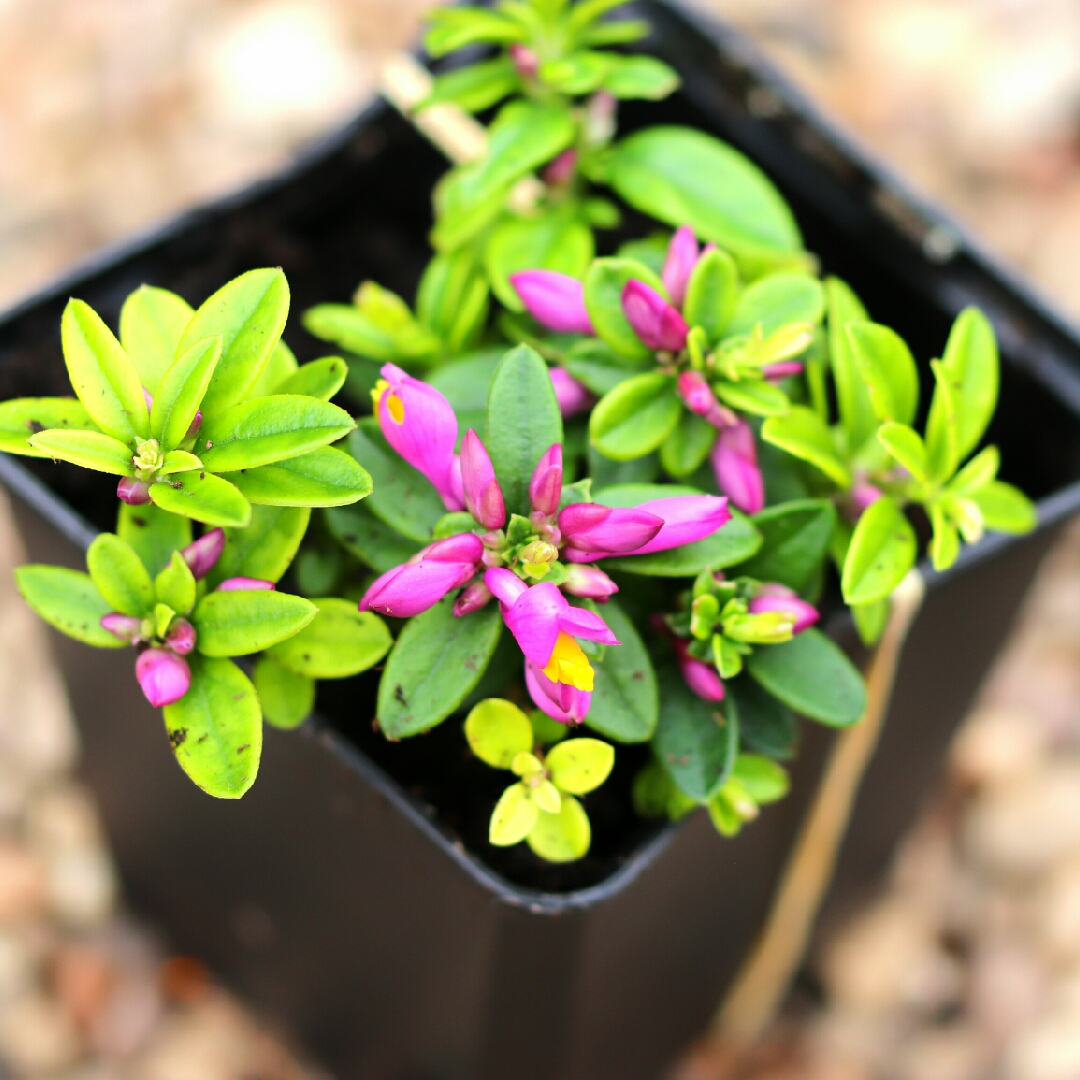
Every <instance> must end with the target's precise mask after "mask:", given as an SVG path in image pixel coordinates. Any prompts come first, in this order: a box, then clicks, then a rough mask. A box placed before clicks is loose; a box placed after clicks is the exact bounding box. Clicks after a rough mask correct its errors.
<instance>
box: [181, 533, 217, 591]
mask: <svg viewBox="0 0 1080 1080" xmlns="http://www.w3.org/2000/svg"><path fill="white" fill-rule="evenodd" d="M224 550H225V530H224V529H221V528H218V529H211V530H210V531H209V532H208V533H203V535H202V536H200V537H199V539H198V540H193V541H192V542H191V543H190V544H188V546H187V547H186V548H184V550H183V551H181V552H180V554H181V555H183V556H184V562H186V563H187V564H188V569H189V570H190V571H191V573H192V574H193V575H194V577H195V580H196V581H202V579H203V578H204V577H206V575H207V574H209V573H210V571H211V570H213V569H214V565H215V564H216V563H217V561H218V559H220V558H221V553H222V552H223V551H224Z"/></svg>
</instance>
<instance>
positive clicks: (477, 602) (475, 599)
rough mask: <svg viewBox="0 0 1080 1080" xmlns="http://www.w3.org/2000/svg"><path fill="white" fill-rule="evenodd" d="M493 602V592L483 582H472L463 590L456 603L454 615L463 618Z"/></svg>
mask: <svg viewBox="0 0 1080 1080" xmlns="http://www.w3.org/2000/svg"><path fill="white" fill-rule="evenodd" d="M490 601H491V590H490V589H489V588H488V587H487V586H486V585H485V584H484V583H483V582H482V581H472V582H470V583H469V584H468V585H466V586H465V588H464V589H463V590H462V592H461V595H460V596H459V597H458V598H457V599H456V600H455V601H454V614H455V615H456V616H457V617H458V618H461V616H462V615H471V614H472V613H473V612H474V611H479V610H480V609H481V608H482V607H486V606H487V605H488V603H490Z"/></svg>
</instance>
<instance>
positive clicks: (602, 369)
mask: <svg viewBox="0 0 1080 1080" xmlns="http://www.w3.org/2000/svg"><path fill="white" fill-rule="evenodd" d="M562 366H563V367H564V368H566V370H567V371H569V372H570V374H571V375H573V376H574V378H575V379H577V381H578V382H579V383H581V384H582V385H583V386H585V387H586V389H588V390H591V391H592V392H593V393H594V394H596V395H597V397H603V396H604V395H605V394H606V393H608V392H609V391H611V390H614V389H615V387H616V386H618V385H619V383H623V382H626V380H627V379H629V378H632V377H633V376H634V375H640V374H642V373H643V372H645V371H649V370H651V369H652V366H653V365H652V363H651V362H648V361H638V360H629V359H628V358H627V357H625V356H623V355H622V354H621V353H617V352H615V350H614V349H612V348H611V346H610V345H607V344H606V343H605V342H603V341H600V340H599V339H598V338H582V339H581V340H580V341H579V342H577V343H576V344H575V345H574V346H573V347H572V348H571V349H570V351H569V352H568V353H567V354H566V356H565V357H563V360H562Z"/></svg>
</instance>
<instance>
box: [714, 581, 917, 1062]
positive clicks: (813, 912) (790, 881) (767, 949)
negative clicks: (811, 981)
mask: <svg viewBox="0 0 1080 1080" xmlns="http://www.w3.org/2000/svg"><path fill="white" fill-rule="evenodd" d="M922 598H923V579H922V575H921V574H920V573H919V572H918V570H912V571H911V572H910V573H909V574H908V575H907V577H905V578H904V580H903V581H902V582H901V583H900V586H899V587H898V588H897V590H896V592H895V593H893V598H892V610H891V612H890V614H889V621H888V625H887V626H886V628H885V633H884V634H883V635H882V638H881V642H880V644H879V645H878V647H877V649H876V650H875V652H874V656H873V658H872V659H871V661H870V664H869V665H868V668H867V673H866V683H867V697H866V712H865V713H864V714H863V718H862V720H861V721H860V722H859V723H858V724H856V725H855V726H854V727H851V728H848V729H847V730H846V731H844V732H842V733H841V734H840V736H839V737H838V738H837V740H836V744H835V746H834V747H833V751H832V754H831V756H830V758H829V763H828V766H827V767H826V770H825V774H824V776H823V777H822V780H821V786H820V787H819V788H818V792H817V795H816V797H815V799H814V803H813V806H812V807H811V809H810V812H809V814H808V815H807V818H806V820H805V821H804V823H803V827H802V831H801V832H800V834H799V839H798V841H797V843H796V845H795V848H794V851H793V852H792V855H791V859H790V861H789V862H788V865H787V868H786V869H785V871H784V876H783V878H782V879H781V882H780V887H779V889H778V890H777V893H776V897H775V899H774V901H773V906H772V910H771V912H770V913H769V918H768V920H767V922H766V924H765V929H764V931H763V933H762V935H761V938H760V939H759V941H758V943H757V945H756V946H755V948H754V951H753V953H751V955H750V958H749V960H748V961H747V963H746V965H745V966H744V967H743V970H742V972H741V973H740V974H739V977H738V979H736V981H735V985H734V987H733V988H732V990H731V993H730V994H729V995H728V997H727V999H726V1000H725V1001H724V1003H723V1005H722V1006H721V1008H720V1010H719V1011H718V1012H717V1014H716V1017H715V1019H714V1020H713V1023H712V1028H711V1032H710V1034H711V1035H712V1037H713V1038H717V1039H719V1040H721V1041H723V1042H725V1043H728V1044H733V1045H735V1046H742V1047H749V1046H751V1045H752V1044H753V1043H755V1042H756V1041H757V1040H758V1039H759V1038H760V1037H761V1035H763V1034H764V1032H765V1030H766V1029H767V1028H768V1027H769V1025H770V1024H771V1023H772V1021H773V1020H774V1019H775V1017H776V1014H777V1012H778V1011H779V1008H780V1006H781V1005H782V1004H783V1000H784V997H785V996H786V994H787V991H788V987H789V986H790V985H791V980H792V977H793V976H794V974H795V971H796V969H797V968H798V966H799V964H800V963H801V962H802V959H803V956H804V955H805V953H806V948H807V944H808V942H809V938H810V932H811V930H812V928H813V925H814V921H815V919H816V918H817V913H818V909H819V908H820V906H821V900H822V897H823V896H824V893H825V889H826V888H827V887H828V884H829V881H830V880H831V878H832V874H833V868H834V866H835V864H836V855H837V851H838V850H839V847H840V842H841V841H842V840H843V838H844V833H845V832H846V831H847V824H848V820H849V818H850V817H851V809H852V805H853V803H854V801H855V795H856V793H857V792H858V789H859V784H860V782H861V781H862V777H863V773H864V772H865V771H866V767H867V765H868V764H869V762H870V758H871V756H872V754H873V752H874V748H875V747H876V746H877V743H878V738H879V736H880V734H881V727H882V724H883V722H884V720H885V714H886V712H887V711H888V707H889V701H890V699H891V697H892V689H893V681H894V679H895V678H896V668H897V663H898V661H899V659H900V653H901V651H902V649H903V646H904V640H905V639H906V637H907V633H908V629H909V628H910V626H911V624H912V622H913V621H914V618H915V615H916V614H917V613H918V610H919V606H920V605H921V603H922Z"/></svg>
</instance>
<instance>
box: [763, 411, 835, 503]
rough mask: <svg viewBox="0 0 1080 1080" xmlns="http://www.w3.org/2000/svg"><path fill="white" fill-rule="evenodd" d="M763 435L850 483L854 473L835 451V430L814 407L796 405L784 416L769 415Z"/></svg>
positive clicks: (826, 472)
mask: <svg viewBox="0 0 1080 1080" xmlns="http://www.w3.org/2000/svg"><path fill="white" fill-rule="evenodd" d="M761 437H762V438H763V439H764V440H765V441H766V442H769V443H772V444H773V446H779V447H780V449H781V450H786V451H787V452H788V453H789V454H792V455H793V456H795V457H797V458H799V459H800V460H801V461H808V462H810V464H811V465H813V466H815V467H816V468H818V469H820V470H821V471H822V472H823V473H824V474H825V475H826V476H827V477H829V479H830V480H832V481H834V482H835V483H836V484H838V485H839V486H840V487H842V488H846V487H850V486H851V473H850V472H848V468H847V466H846V465H845V464H844V463H843V461H841V459H840V456H839V454H837V452H836V444H835V443H834V442H833V436H832V432H831V431H830V430H829V428H828V427H827V426H826V424H825V421H824V420H822V419H821V417H820V416H818V414H817V413H816V412H814V410H813V409H807V408H806V407H805V406H803V405H793V406H792V407H791V409H790V411H789V412H787V413H785V414H784V415H783V416H770V417H769V418H768V419H767V420H766V421H765V423H764V424H763V425H762V427H761Z"/></svg>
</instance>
